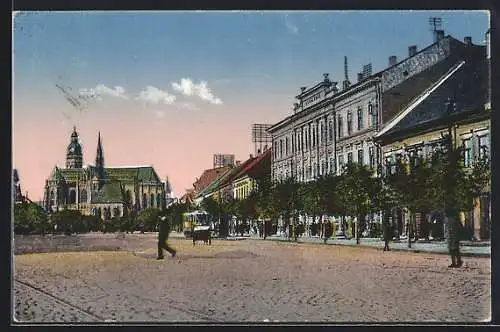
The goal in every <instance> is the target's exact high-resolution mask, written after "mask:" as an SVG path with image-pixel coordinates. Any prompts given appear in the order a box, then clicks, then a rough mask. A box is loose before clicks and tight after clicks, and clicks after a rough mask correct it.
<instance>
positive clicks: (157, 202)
mask: <svg viewBox="0 0 500 332" xmlns="http://www.w3.org/2000/svg"><path fill="white" fill-rule="evenodd" d="M156 207H157V208H161V195H156Z"/></svg>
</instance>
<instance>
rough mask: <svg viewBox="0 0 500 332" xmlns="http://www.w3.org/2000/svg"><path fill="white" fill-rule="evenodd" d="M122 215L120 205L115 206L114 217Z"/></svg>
mask: <svg viewBox="0 0 500 332" xmlns="http://www.w3.org/2000/svg"><path fill="white" fill-rule="evenodd" d="M119 216H120V208H119V207H115V208H114V209H113V217H119Z"/></svg>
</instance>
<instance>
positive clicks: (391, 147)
mask: <svg viewBox="0 0 500 332" xmlns="http://www.w3.org/2000/svg"><path fill="white" fill-rule="evenodd" d="M466 45H468V46H469V47H471V49H472V50H473V52H472V53H470V54H468V55H467V56H464V57H463V58H459V59H456V62H455V64H454V65H453V67H452V68H451V69H450V70H448V71H447V72H446V73H444V74H443V75H441V77H439V78H438V79H435V80H434V79H431V80H425V82H427V83H426V84H427V86H426V87H425V89H424V90H423V92H422V93H421V94H420V95H419V96H417V98H415V99H414V100H413V101H412V102H411V103H410V104H408V105H407V106H405V107H403V108H402V109H401V110H400V112H399V113H398V114H397V115H396V116H395V117H394V119H393V120H391V121H389V122H388V123H387V124H386V125H385V126H384V128H382V130H381V131H380V132H379V133H378V134H377V135H376V136H375V138H374V139H375V140H376V141H377V143H378V144H380V145H381V147H382V153H383V156H384V166H385V171H387V172H392V171H394V170H395V167H396V166H395V165H396V161H397V160H399V159H406V160H408V161H411V160H414V159H413V157H416V156H427V155H429V154H430V153H431V152H432V151H433V150H434V149H440V148H445V146H443V145H445V141H444V139H443V137H444V135H446V134H447V133H448V127H449V126H452V127H453V131H452V135H453V137H454V144H455V147H458V146H463V147H464V155H463V158H464V160H463V162H464V165H465V166H466V167H468V166H470V165H471V164H472V162H473V160H474V159H475V158H477V157H480V156H483V155H488V154H489V153H490V141H491V138H490V128H491V125H490V116H491V103H490V99H489V98H490V97H489V95H490V91H489V89H490V86H489V68H490V66H489V53H487V52H486V47H484V46H482V47H481V46H479V47H478V46H474V47H473V46H472V43H471V41H470V40H469V39H466ZM485 54H486V55H487V56H486V57H485ZM489 191H490V190H489V188H485V194H484V195H483V197H479V198H478V201H477V204H476V207H475V209H474V210H473V211H470V213H468V215H467V217H466V218H465V225H464V226H466V227H468V228H469V229H470V230H471V233H473V234H474V237H475V238H476V239H484V238H489V227H490V217H489V211H490V197H489ZM414 212H417V231H418V230H419V228H420V227H419V224H420V218H421V217H425V216H421V214H420V212H424V211H414ZM425 212H430V211H425ZM427 217H429V215H428V216H427ZM402 218H404V216H401V217H396V218H395V219H396V222H397V223H398V224H397V227H398V229H399V231H400V232H403V233H404V232H405V226H406V223H404V222H402V220H401V219H402Z"/></svg>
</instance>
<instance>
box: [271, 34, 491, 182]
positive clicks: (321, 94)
mask: <svg viewBox="0 0 500 332" xmlns="http://www.w3.org/2000/svg"><path fill="white" fill-rule="evenodd" d="M481 52H484V46H478V45H473V44H472V40H471V39H470V37H466V38H465V40H464V42H463V43H462V42H461V41H459V40H457V39H455V38H453V37H451V36H446V37H445V36H444V32H443V31H437V33H436V39H435V41H434V43H433V44H431V45H429V46H427V47H426V48H424V49H422V50H421V51H417V46H415V45H411V46H409V47H408V57H406V58H405V59H403V60H402V61H399V62H398V61H397V58H396V57H395V56H390V57H389V67H388V68H386V69H384V70H382V71H380V72H377V73H375V74H371V72H370V71H369V70H368V71H366V70H365V71H364V73H359V74H358V82H357V83H355V84H351V83H350V82H349V79H348V76H347V66H346V74H345V80H344V81H343V84H342V89H338V88H337V83H336V82H332V81H330V79H329V77H328V74H324V79H323V81H321V82H320V83H318V84H316V85H315V86H313V87H312V88H310V89H307V88H305V87H302V88H301V93H300V94H299V95H298V96H297V97H296V98H297V100H298V102H297V103H295V104H294V108H293V111H294V113H293V114H292V115H290V116H289V117H287V118H285V119H283V120H282V121H280V122H278V123H276V124H275V125H273V126H272V127H271V128H269V129H268V131H269V133H270V134H271V135H272V142H273V144H272V150H273V151H272V162H271V176H272V179H273V181H280V180H284V179H286V178H289V177H292V176H293V177H295V179H296V180H298V181H302V182H305V181H311V180H313V179H314V178H316V177H317V176H320V175H324V174H327V173H337V174H339V173H340V172H341V171H342V166H343V165H345V164H346V163H348V162H358V163H361V164H364V165H369V166H370V167H372V169H373V170H374V171H375V174H376V175H377V174H380V172H381V170H382V165H383V158H382V151H381V147H380V146H379V145H378V144H376V143H375V142H374V141H373V137H374V136H375V134H376V133H377V132H378V131H379V130H380V128H382V126H383V125H384V124H385V123H387V122H389V121H391V120H392V119H393V118H394V117H395V116H396V115H397V114H399V112H400V110H401V109H403V108H404V107H405V106H407V105H409V104H411V103H412V102H413V101H414V100H415V99H416V98H418V97H419V96H420V95H421V94H422V92H424V91H425V90H426V89H427V88H428V87H429V85H430V84H432V83H433V82H436V81H438V80H439V79H440V78H441V77H442V76H443V75H444V74H445V73H447V72H448V71H449V70H451V69H452V68H453V67H454V66H455V65H456V63H457V61H460V60H463V59H464V58H468V57H471V56H474V55H475V54H479V53H481Z"/></svg>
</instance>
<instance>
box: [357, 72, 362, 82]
mask: <svg viewBox="0 0 500 332" xmlns="http://www.w3.org/2000/svg"><path fill="white" fill-rule="evenodd" d="M362 80H363V73H358V82H361V81H362Z"/></svg>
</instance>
